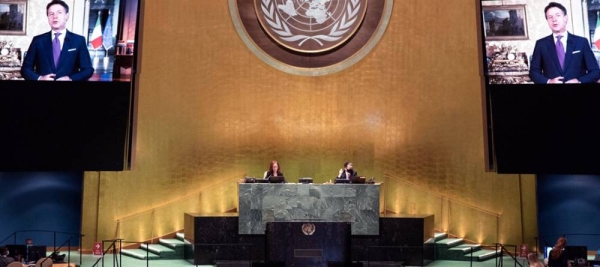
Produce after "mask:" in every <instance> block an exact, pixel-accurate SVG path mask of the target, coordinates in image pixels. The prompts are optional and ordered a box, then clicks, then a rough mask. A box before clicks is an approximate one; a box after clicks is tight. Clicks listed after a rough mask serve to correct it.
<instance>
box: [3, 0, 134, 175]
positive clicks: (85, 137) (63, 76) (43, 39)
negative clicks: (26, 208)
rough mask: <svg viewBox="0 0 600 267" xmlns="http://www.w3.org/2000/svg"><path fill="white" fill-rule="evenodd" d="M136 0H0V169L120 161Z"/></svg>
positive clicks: (127, 135) (125, 151)
mask: <svg viewBox="0 0 600 267" xmlns="http://www.w3.org/2000/svg"><path fill="white" fill-rule="evenodd" d="M141 5H142V3H141V1H140V0H102V1H79V0H64V1H56V0H55V1H51V0H39V1H38V0H36V1H31V0H0V127H1V128H2V130H1V131H0V147H2V149H0V171H4V170H60V171H63V170H123V169H126V168H127V166H128V165H129V163H130V162H129V159H130V153H131V149H130V148H131V144H132V140H133V137H132V135H131V132H132V125H134V122H133V118H134V116H133V114H134V112H135V107H134V106H133V103H134V99H133V97H134V96H135V92H134V90H135V88H136V78H137V77H138V76H139V69H138V67H137V61H138V55H139V53H138V52H139V51H138V46H139V42H138V35H139V24H140V14H141V13H140V8H141Z"/></svg>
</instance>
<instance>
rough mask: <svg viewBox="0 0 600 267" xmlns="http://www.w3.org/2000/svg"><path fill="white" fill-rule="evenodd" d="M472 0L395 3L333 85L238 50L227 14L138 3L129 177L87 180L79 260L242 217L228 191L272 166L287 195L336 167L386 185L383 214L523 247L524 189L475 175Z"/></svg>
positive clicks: (530, 223)
mask: <svg viewBox="0 0 600 267" xmlns="http://www.w3.org/2000/svg"><path fill="white" fill-rule="evenodd" d="M476 2H477V1H476V0H455V1H452V3H451V4H447V5H440V3H439V2H437V1H422V0H403V1H395V3H394V10H393V14H392V18H391V21H390V25H389V27H388V29H387V32H386V34H385V35H384V37H383V38H382V40H381V42H380V43H379V44H378V45H377V46H376V47H375V49H374V50H373V52H372V53H371V54H370V55H368V56H367V57H366V58H365V59H363V60H362V61H360V62H359V63H357V64H356V65H354V66H352V67H350V68H349V69H346V70H344V71H342V72H340V73H337V74H333V75H328V76H322V77H303V76H294V75H290V74H287V73H283V72H281V71H278V70H275V69H274V68H272V67H269V66H267V65H266V64H265V63H263V62H262V61H261V60H259V59H258V58H257V57H256V56H254V55H253V54H252V53H251V52H250V51H249V49H248V48H246V47H245V45H244V44H243V43H242V41H241V39H240V37H239V36H238V34H237V33H236V31H235V29H234V27H233V24H232V21H231V17H230V14H229V10H228V5H227V1H225V0H221V1H198V0H177V1H164V0H161V1H146V3H145V8H144V10H143V12H144V18H145V19H144V23H143V25H144V26H143V40H142V41H143V50H142V52H143V57H142V65H141V71H142V72H141V76H140V77H141V79H140V87H139V88H140V90H139V99H138V103H139V105H138V121H137V146H136V162H135V164H134V166H133V169H132V170H131V171H124V172H100V173H99V172H88V173H86V174H85V189H84V200H83V206H84V211H83V225H82V228H83V234H85V238H84V244H83V245H84V247H85V248H86V249H88V250H89V249H91V247H92V242H93V241H95V240H102V239H112V238H117V237H119V238H123V239H125V240H130V241H141V240H148V239H150V238H153V237H158V236H162V235H165V234H168V233H172V232H174V231H177V230H181V229H182V228H183V213H184V212H224V211H230V210H234V209H235V208H236V207H237V185H236V181H237V180H238V179H239V178H242V177H244V176H245V175H249V176H262V174H263V172H264V171H265V170H266V168H267V166H268V163H269V161H270V160H271V159H277V160H279V161H280V163H281V166H282V170H283V171H284V173H285V175H286V177H288V179H289V180H292V181H294V180H295V179H296V178H298V177H305V176H308V177H313V178H314V179H315V182H325V181H327V180H329V179H331V178H333V177H334V176H335V175H336V174H337V171H338V170H339V168H340V167H341V165H342V163H343V162H344V161H347V160H351V161H353V162H354V166H355V168H356V169H357V170H358V171H359V173H360V174H361V175H366V176H368V177H370V176H374V177H375V178H376V180H378V181H383V182H384V189H383V191H384V197H383V202H382V208H384V209H386V210H388V211H389V212H395V213H408V214H435V226H436V228H437V229H439V230H443V231H449V232H450V233H452V234H456V235H458V236H461V237H465V238H468V239H471V240H474V241H478V242H484V243H486V244H490V243H493V242H503V243H509V244H520V243H521V242H523V241H525V242H527V243H530V244H533V236H536V235H537V221H536V220H537V219H536V203H535V181H534V177H533V176H523V177H519V176H517V175H497V174H493V173H486V172H485V164H484V163H485V160H484V138H483V136H484V130H483V129H484V124H483V111H482V93H481V92H482V91H481V82H480V71H479V64H478V62H479V60H480V58H479V50H480V49H479V45H478V40H477V33H478V30H477V23H476V22H477V16H478V13H477V9H476Z"/></svg>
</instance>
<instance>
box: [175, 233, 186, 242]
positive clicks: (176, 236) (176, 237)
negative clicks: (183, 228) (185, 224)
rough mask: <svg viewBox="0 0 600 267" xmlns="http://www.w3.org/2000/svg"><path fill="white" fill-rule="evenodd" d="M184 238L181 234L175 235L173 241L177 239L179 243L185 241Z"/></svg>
mask: <svg viewBox="0 0 600 267" xmlns="http://www.w3.org/2000/svg"><path fill="white" fill-rule="evenodd" d="M184 237H185V236H184V234H183V233H176V234H175V239H179V240H181V241H185V238H184Z"/></svg>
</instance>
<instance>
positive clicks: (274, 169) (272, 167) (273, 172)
mask: <svg viewBox="0 0 600 267" xmlns="http://www.w3.org/2000/svg"><path fill="white" fill-rule="evenodd" d="M273 176H283V172H282V171H281V168H280V167H279V163H278V162H277V161H276V160H272V161H271V164H269V170H268V171H266V172H265V175H264V178H265V179H267V180H269V179H270V178H271V177H273ZM283 182H284V183H287V181H286V180H285V178H284V179H283Z"/></svg>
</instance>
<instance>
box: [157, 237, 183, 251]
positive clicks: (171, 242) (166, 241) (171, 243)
mask: <svg viewBox="0 0 600 267" xmlns="http://www.w3.org/2000/svg"><path fill="white" fill-rule="evenodd" d="M158 243H159V244H161V245H163V246H165V247H168V248H171V249H177V248H178V247H183V245H184V243H183V241H181V240H179V239H174V238H161V239H159V240H158Z"/></svg>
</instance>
